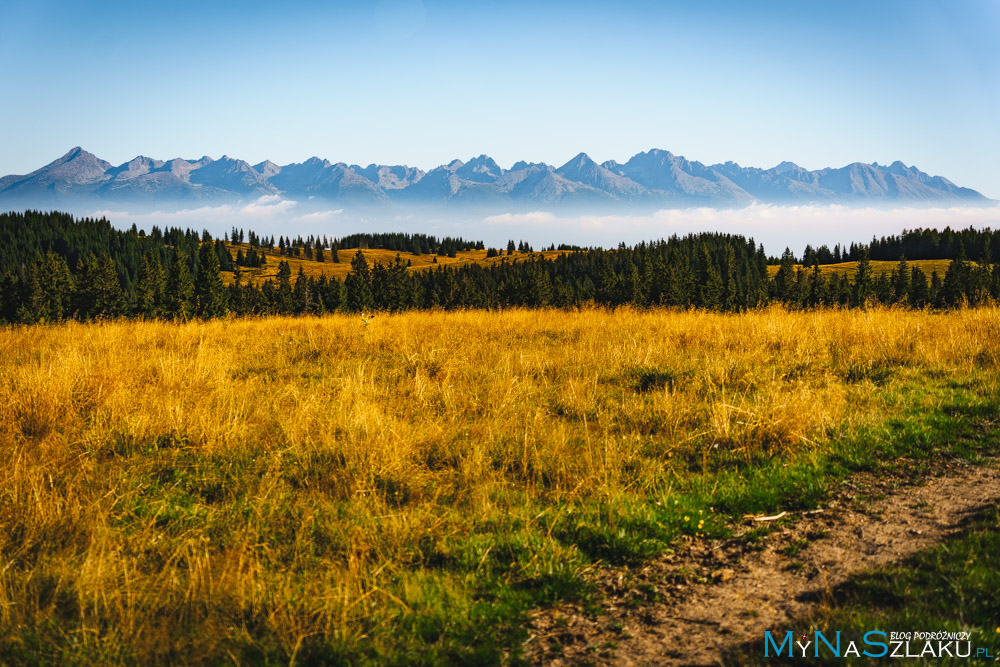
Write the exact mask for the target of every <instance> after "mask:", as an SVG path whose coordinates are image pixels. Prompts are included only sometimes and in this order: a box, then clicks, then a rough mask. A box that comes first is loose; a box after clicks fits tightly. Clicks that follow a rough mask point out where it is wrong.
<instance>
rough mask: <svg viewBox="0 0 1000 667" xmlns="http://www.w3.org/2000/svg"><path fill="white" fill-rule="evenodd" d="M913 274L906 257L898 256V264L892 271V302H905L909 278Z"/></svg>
mask: <svg viewBox="0 0 1000 667" xmlns="http://www.w3.org/2000/svg"><path fill="white" fill-rule="evenodd" d="M912 277H913V275H912V272H911V271H910V265H909V264H907V263H906V257H905V256H904V257H900V258H899V264H898V265H897V266H896V269H895V271H893V272H892V302H893V303H905V302H906V301H907V299H908V298H909V296H910V280H911V279H912Z"/></svg>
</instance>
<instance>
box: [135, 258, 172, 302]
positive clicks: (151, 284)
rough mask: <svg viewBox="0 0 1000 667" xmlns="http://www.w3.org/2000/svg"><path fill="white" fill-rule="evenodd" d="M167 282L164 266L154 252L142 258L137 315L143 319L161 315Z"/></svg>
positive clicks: (137, 292) (137, 290) (137, 296)
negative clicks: (164, 275)
mask: <svg viewBox="0 0 1000 667" xmlns="http://www.w3.org/2000/svg"><path fill="white" fill-rule="evenodd" d="M165 289H166V280H165V279H164V277H163V266H161V265H160V260H159V259H158V258H157V257H156V255H155V254H154V253H153V251H152V250H149V251H147V252H146V253H145V254H143V256H142V266H141V268H140V269H139V285H138V287H137V289H136V304H135V305H136V313H137V314H138V315H140V316H142V317H148V318H155V317H158V316H159V315H160V312H161V310H162V308H163V303H164V292H165Z"/></svg>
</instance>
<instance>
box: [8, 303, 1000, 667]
mask: <svg viewBox="0 0 1000 667" xmlns="http://www.w3.org/2000/svg"><path fill="white" fill-rule="evenodd" d="M998 367H1000V308H996V307H983V308H978V309H957V310H951V311H942V312H932V311H919V310H903V309H883V308H877V309H869V310H864V309H858V310H815V311H795V312H789V311H786V310H783V309H781V308H778V307H773V308H768V309H764V310H757V311H750V312H746V313H742V314H720V313H708V312H701V311H675V310H649V311H632V310H628V309H620V310H618V311H608V310H603V309H583V310H575V311H563V310H554V309H549V310H532V311H529V310H508V311H502V312H486V311H455V312H441V311H414V312H407V313H402V314H385V315H383V314H379V315H377V316H375V317H374V318H373V319H370V320H367V319H361V318H359V317H358V316H354V315H331V316H324V317H302V318H293V317H268V318H254V319H217V320H211V321H204V322H203V321H192V322H187V323H172V322H163V321H157V322H143V321H108V322H98V323H91V324H79V323H75V322H67V323H64V324H59V325H53V326H29V327H26V326H19V327H6V328H3V329H0V378H2V380H0V456H2V458H3V460H4V461H5V465H4V466H3V468H2V473H0V474H2V480H0V558H2V561H0V655H3V656H5V660H6V661H7V662H9V663H12V664H44V663H61V664H73V663H93V662H101V663H150V662H184V663H196V664H197V663H212V664H214V663H218V662H231V661H237V662H253V663H257V662H266V663H301V662H307V663H308V662H323V661H326V662H334V661H340V662H345V663H349V664H364V663H369V662H380V663H385V662H388V663H396V664H437V663H458V662H466V663H473V664H483V663H497V662H504V661H511V662H517V661H518V660H519V656H520V644H521V642H522V641H523V638H524V637H523V630H522V628H523V622H524V619H525V615H526V614H527V613H528V612H529V611H530V610H531V609H532V608H534V607H538V606H543V605H546V604H550V603H552V602H554V601H557V600H566V599H580V600H586V599H587V596H588V595H590V590H589V588H588V585H587V583H586V581H587V580H586V574H587V572H589V571H591V570H592V569H593V568H594V567H595V566H597V565H599V564H600V565H606V566H612V567H624V566H629V565H632V564H636V563H641V562H643V560H645V559H648V558H651V557H653V556H655V555H657V554H660V553H663V552H664V551H667V550H669V549H671V548H675V547H676V545H677V544H678V542H679V541H680V540H712V539H716V538H718V537H720V536H723V535H726V534H727V533H728V531H729V530H730V526H731V524H732V521H733V520H734V518H738V517H739V516H741V515H742V514H743V513H745V512H768V511H775V510H779V509H780V510H793V509H797V508H810V507H815V506H817V504H819V503H821V502H822V501H823V499H824V498H826V497H827V495H828V493H829V489H830V488H832V486H833V485H835V484H836V483H837V480H838V479H840V478H842V477H843V476H844V475H847V474H850V473H851V472H853V471H856V470H879V469H888V468H893V467H898V466H902V465H907V466H911V467H913V466H915V469H916V470H919V469H922V468H927V467H932V466H933V462H934V461H935V460H936V458H940V457H943V456H956V455H962V456H978V455H979V454H980V453H979V452H977V451H976V449H975V438H974V435H975V432H976V430H977V429H980V428H982V427H983V424H984V423H988V422H989V420H991V419H993V418H994V415H995V414H996V411H997V408H998V379H997V378H998V372H997V370H998Z"/></svg>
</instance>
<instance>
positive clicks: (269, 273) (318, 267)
mask: <svg viewBox="0 0 1000 667" xmlns="http://www.w3.org/2000/svg"><path fill="white" fill-rule="evenodd" d="M227 246H228V247H229V249H230V251H231V252H232V254H233V256H234V257H235V256H236V252H237V250H239V249H241V248H242V249H243V251H244V253H245V252H246V251H247V250H248V249H249V247H248V246H247V245H246V244H239V243H237V244H232V243H227ZM357 251H358V249H357V248H346V249H343V250H340V251H339V259H340V262H339V263H335V262H332V261H331V260H330V252H329V251H325V252H324V256H325V259H326V261H324V262H316V261H313V260H310V259H306V258H305V257H304V256H299V257H289V256H286V255H281V254H279V253H277V252H270V251H268V252H266V253H265V254H266V255H267V262H268V263H267V265H266V266H264V267H261V268H259V269H241V271H242V272H243V278H244V281H246V280H250V281H251V282H254V283H260V282H263V281H264V280H267V279H268V278H270V279H273V280H276V279H277V275H278V262H280V261H282V260H285V261H287V262H288V263H289V266H290V267H291V269H292V275H293V276H295V275H298V272H299V268H300V267H301V268H302V270H303V271H304V272H305V274H306V275H307V276H312V277H314V278H318V277H319V276H320V275H322V274H326V275H327V276H337V277H338V278H340V279H341V280H343V279H344V278H345V277H346V276H347V274H348V272H349V271H350V270H351V258H352V257H354V254H355V253H356V252H357ZM361 252H362V254H364V256H365V259H366V260H367V261H368V264H369V266H371V265H373V264H374V263H375V262H381V263H382V264H385V265H388V264H391V263H392V262H393V261H394V260H395V259H396V255H397V254H398V255H399V256H400V257H401V258H402V260H403V261H404V262H409V263H410V268H411V269H412V270H415V271H420V270H424V269H428V268H433V267H435V266H449V265H450V266H454V265H461V264H483V265H489V264H493V263H499V262H517V261H523V260H525V259H530V258H532V257H546V258H550V259H551V258H553V257H557V256H558V255H560V254H563V253H566V252H567V251H548V250H546V251H544V252H528V253H522V252H518V253H514V254H513V255H511V256H509V257H508V256H503V257H490V258H487V257H486V251H485V250H468V251H463V252H459V253H457V254H456V256H455V257H445V256H439V255H432V254H426V253H425V254H421V255H414V254H412V253H408V252H400V253H397V252H396V251H395V250H369V249H364V250H362V251H361ZM435 260H436V262H435ZM908 264H909V265H910V266H911V267H914V266H916V267H919V268H920V269H921V270H922V271H923V272H924V273H926V274H927V276H928V277H930V275H931V273H932V272H933V271H937V273H938V275H939V276H941V277H942V278H943V277H944V274H945V272H946V271H947V270H948V266H949V265H950V264H951V260H950V259H923V260H914V261H910V262H908ZM972 264H973V265H975V263H974V262H973V263H972ZM898 265H899V262H882V261H872V262H871V267H872V272H873V273H874V274H875V275H880V274H883V273H892V271H893V270H895V269H896V267H897V266H898ZM795 268H796V269H800V268H802V265H801V264H797V265H796V266H795ZM807 268H808V269H809V270H811V267H807ZM819 268H820V273H822V274H823V275H825V276H830V275H836V276H840V275H843V274H847V275H848V276H850V277H852V278H853V277H854V274H855V273H857V270H858V263H857V262H841V263H839V264H823V265H820V267H819ZM767 272H768V275H769V276H771V277H772V278H773V277H774V275H775V274H776V273H777V272H778V267H777V266H768V267H767ZM223 275H224V277H225V280H226V282H227V283H229V282H232V280H233V274H232V273H224V274H223Z"/></svg>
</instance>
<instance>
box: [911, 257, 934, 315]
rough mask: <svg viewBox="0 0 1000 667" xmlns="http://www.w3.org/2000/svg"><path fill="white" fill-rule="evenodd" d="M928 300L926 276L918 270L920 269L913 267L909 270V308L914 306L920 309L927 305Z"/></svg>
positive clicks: (928, 292)
mask: <svg viewBox="0 0 1000 667" xmlns="http://www.w3.org/2000/svg"><path fill="white" fill-rule="evenodd" d="M929 300H930V288H929V287H928V285H927V274H925V273H924V272H923V271H921V270H920V267H918V266H914V267H913V268H912V269H911V270H910V296H909V299H908V301H909V303H910V305H911V306H916V307H918V308H922V307H923V306H925V305H927V302H928V301H929Z"/></svg>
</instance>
